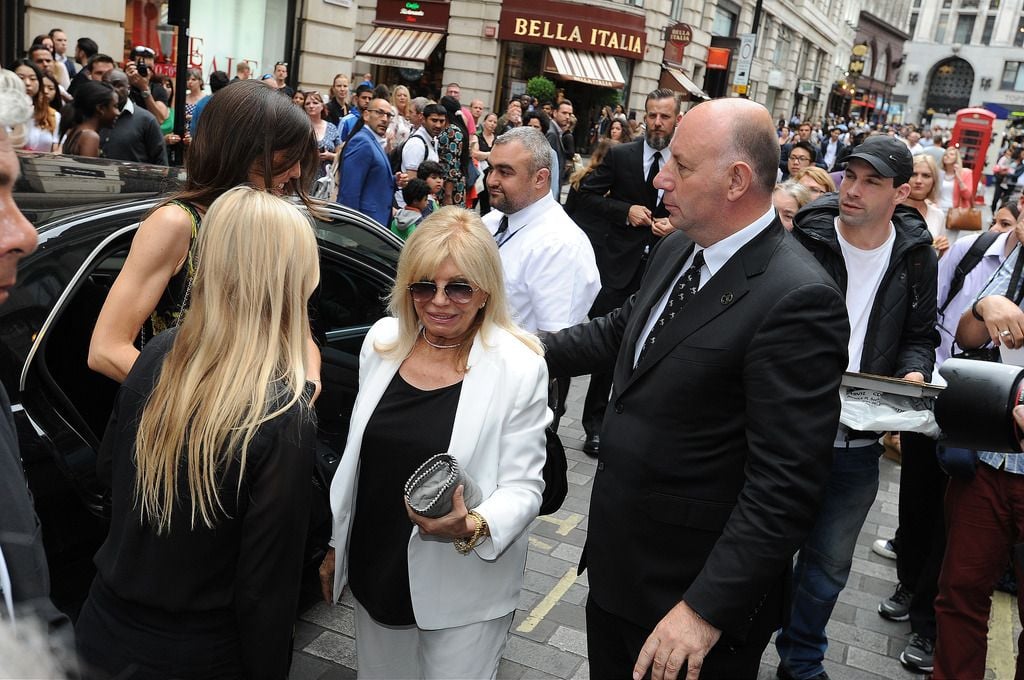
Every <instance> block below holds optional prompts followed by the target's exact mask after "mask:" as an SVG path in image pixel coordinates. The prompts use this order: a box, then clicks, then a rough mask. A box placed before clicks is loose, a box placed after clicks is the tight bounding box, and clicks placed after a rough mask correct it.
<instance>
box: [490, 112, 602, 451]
mask: <svg viewBox="0 0 1024 680" xmlns="http://www.w3.org/2000/svg"><path fill="white" fill-rule="evenodd" d="M550 151H551V149H550V147H549V146H548V142H547V139H546V138H545V136H544V135H543V134H542V133H541V132H540V131H538V130H536V129H534V128H532V127H530V126H522V127H518V128H514V129H512V130H509V131H508V132H506V133H505V134H503V135H501V136H500V137H498V138H497V139H495V140H494V144H493V146H492V147H491V156H490V160H489V162H490V164H491V168H492V171H491V172H490V173H488V175H487V191H488V194H489V196H490V199H491V208H492V210H491V211H490V212H488V213H487V215H485V216H484V218H483V222H484V225H485V226H486V227H487V228H488V229H489V230H490V231H491V233H492V234H494V238H495V240H496V241H497V242H498V253H499V254H500V255H501V265H502V270H503V271H504V273H505V290H506V291H507V293H508V304H509V307H511V308H512V313H513V315H514V316H515V318H516V323H518V324H519V325H520V326H521V327H522V328H524V329H526V330H528V331H530V332H531V333H537V332H538V331H552V332H553V331H558V330H561V329H563V328H567V327H569V326H573V325H575V324H578V323H582V322H583V321H586V319H587V310H589V309H590V307H591V305H592V304H593V302H594V298H595V297H596V296H597V291H598V289H599V288H600V286H601V281H600V274H598V271H597V263H596V262H595V260H594V250H593V247H592V246H591V245H590V240H589V239H588V238H587V236H586V235H585V234H584V233H583V232H582V231H580V229H579V228H578V227H577V226H576V223H575V222H573V221H572V218H571V217H569V216H568V215H567V214H566V213H565V210H564V209H563V208H562V206H561V205H559V203H558V201H556V200H555V198H554V197H553V196H552V195H551V191H550V189H549V186H550V184H549V182H550V181H551V153H550ZM568 392H569V379H568V378H562V379H561V380H559V381H557V382H556V383H555V384H554V385H553V386H552V390H551V397H550V399H549V401H548V405H549V406H550V407H551V409H552V411H554V414H555V418H554V421H553V422H552V423H551V426H550V427H551V429H552V431H557V430H558V420H559V418H560V417H561V415H562V414H563V413H565V396H566V394H567V393H568Z"/></svg>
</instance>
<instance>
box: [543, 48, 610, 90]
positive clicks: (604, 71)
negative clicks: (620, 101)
mask: <svg viewBox="0 0 1024 680" xmlns="http://www.w3.org/2000/svg"><path fill="white" fill-rule="evenodd" d="M548 58H549V60H548V69H547V70H551V71H554V72H556V73H558V74H559V75H560V76H561V77H562V78H564V79H565V80H574V81H576V82H578V83H586V84H587V85H598V86H600V87H612V88H616V89H618V88H620V87H622V86H623V85H625V83H626V79H625V78H623V77H622V71H620V70H619V65H618V63H617V62H616V61H615V57H613V56H611V55H610V54H599V53H597V52H585V51H583V50H568V49H563V48H561V47H549V48H548Z"/></svg>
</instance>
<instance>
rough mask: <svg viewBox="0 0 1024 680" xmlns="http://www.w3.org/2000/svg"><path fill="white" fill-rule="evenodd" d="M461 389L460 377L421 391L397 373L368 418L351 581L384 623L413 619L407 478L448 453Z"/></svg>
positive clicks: (366, 605) (404, 623)
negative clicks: (457, 380)
mask: <svg viewBox="0 0 1024 680" xmlns="http://www.w3.org/2000/svg"><path fill="white" fill-rule="evenodd" d="M461 394H462V382H458V383H455V384H454V385H449V386H448V387H442V388H440V389H437V390H420V389H417V388H415V387H413V386H412V385H410V384H409V383H407V382H405V380H404V379H403V378H402V376H401V375H399V374H398V373H395V377H394V379H393V380H392V381H391V384H390V385H388V388H387V390H385V392H384V394H383V396H381V398H380V403H378V404H377V408H376V409H375V410H374V412H373V415H371V416H370V420H369V421H368V422H367V423H366V431H365V432H364V433H363V445H362V447H361V449H360V453H359V481H358V487H357V489H356V512H355V517H354V518H353V521H352V535H351V538H350V542H349V546H350V547H349V561H348V571H349V577H348V582H349V587H350V588H351V589H352V594H353V595H354V596H355V597H356V599H357V600H359V603H360V604H361V605H362V606H363V607H364V608H365V609H366V611H367V612H369V614H370V616H372V617H373V618H374V620H376V621H377V622H379V623H383V624H386V625H389V626H408V625H411V624H414V623H416V617H415V616H414V615H413V612H412V596H411V595H410V594H409V558H408V546H409V536H410V534H411V532H412V528H413V523H412V521H411V520H410V519H409V516H408V515H407V514H406V512H405V482H406V481H407V480H408V479H409V477H410V476H411V475H412V473H413V472H415V471H416V468H418V467H419V466H420V465H422V464H423V461H425V460H426V459H427V458H430V457H431V456H433V455H435V454H438V453H444V452H445V451H447V450H448V445H449V443H450V442H451V439H452V428H453V427H454V425H455V410H456V409H457V408H458V406H459V395H461ZM453 550H454V548H453Z"/></svg>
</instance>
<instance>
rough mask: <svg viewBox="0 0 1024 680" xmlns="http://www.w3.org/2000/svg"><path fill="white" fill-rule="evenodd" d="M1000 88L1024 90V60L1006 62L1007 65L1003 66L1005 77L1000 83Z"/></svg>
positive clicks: (1016, 90)
mask: <svg viewBox="0 0 1024 680" xmlns="http://www.w3.org/2000/svg"><path fill="white" fill-rule="evenodd" d="M999 89H1000V90H1013V91H1015V92H1024V62H1020V61H1008V62H1006V65H1005V66H1004V67H1003V77H1002V81H1001V82H1000V83H999Z"/></svg>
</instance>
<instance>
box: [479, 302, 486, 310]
mask: <svg viewBox="0 0 1024 680" xmlns="http://www.w3.org/2000/svg"><path fill="white" fill-rule="evenodd" d="M486 306H487V300H484V302H483V304H482V305H480V309H483V308H484V307H486Z"/></svg>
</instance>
